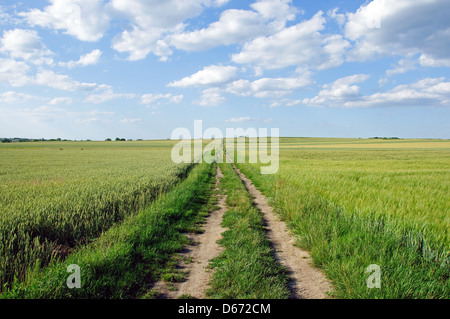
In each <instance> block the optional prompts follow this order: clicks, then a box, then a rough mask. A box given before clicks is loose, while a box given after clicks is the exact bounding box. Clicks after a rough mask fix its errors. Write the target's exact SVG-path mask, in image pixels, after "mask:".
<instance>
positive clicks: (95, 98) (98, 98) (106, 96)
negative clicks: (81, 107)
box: [84, 86, 135, 104]
mask: <svg viewBox="0 0 450 319" xmlns="http://www.w3.org/2000/svg"><path fill="white" fill-rule="evenodd" d="M103 87H104V88H106V89H105V91H104V92H102V93H100V94H91V95H89V96H88V97H87V98H86V99H85V100H84V101H85V102H87V103H94V104H100V103H104V102H107V101H110V100H113V99H119V98H124V99H128V100H130V99H133V98H134V97H135V95H134V94H126V93H115V92H114V90H113V89H112V88H111V87H109V86H103Z"/></svg>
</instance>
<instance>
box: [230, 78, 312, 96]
mask: <svg viewBox="0 0 450 319" xmlns="http://www.w3.org/2000/svg"><path fill="white" fill-rule="evenodd" d="M310 75H311V74H310V72H301V75H300V76H297V77H288V78H261V79H258V80H255V81H253V82H251V81H248V80H242V79H241V80H237V81H234V82H232V83H230V84H228V85H227V88H226V91H227V92H228V93H232V94H235V95H240V96H250V95H252V96H255V97H260V98H267V97H281V96H285V95H287V94H290V93H292V91H294V90H298V89H301V88H304V87H306V86H308V85H310V84H311V83H313V82H312V80H311V78H310Z"/></svg>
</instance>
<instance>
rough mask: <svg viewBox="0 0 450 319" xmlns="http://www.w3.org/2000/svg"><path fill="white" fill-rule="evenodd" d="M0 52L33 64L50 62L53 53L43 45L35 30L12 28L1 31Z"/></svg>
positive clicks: (51, 61)
mask: <svg viewBox="0 0 450 319" xmlns="http://www.w3.org/2000/svg"><path fill="white" fill-rule="evenodd" d="M0 53H3V54H8V55H9V56H10V57H11V58H12V59H23V60H25V61H29V62H31V63H34V64H44V63H45V64H52V63H53V59H52V58H51V56H52V55H53V53H52V52H51V51H50V50H49V49H47V48H46V47H45V45H44V44H43V43H42V41H41V38H40V37H39V36H38V34H37V32H36V31H35V30H23V29H13V30H5V31H3V37H2V38H1V39H0Z"/></svg>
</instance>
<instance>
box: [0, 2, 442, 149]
mask: <svg viewBox="0 0 450 319" xmlns="http://www.w3.org/2000/svg"><path fill="white" fill-rule="evenodd" d="M449 15H450V1H448V0H373V1H361V0H359V1H357V0H345V1H344V0H341V1H338V0H335V1H332V0H317V1H306V0H304V1H300V0H293V1H290V0H252V1H245V0H189V1H185V0H165V1H160V0H35V1H22V2H20V1H9V0H6V1H2V2H1V3H0V137H28V138H58V137H59V138H63V139H78V140H79V139H93V140H104V139H106V138H113V139H114V138H116V137H121V138H127V139H139V138H141V139H159V138H169V137H171V134H172V132H173V131H174V130H175V129H176V128H179V127H184V128H187V129H189V130H191V131H192V132H193V130H194V121H195V120H202V121H203V128H204V129H206V128H209V127H217V128H219V129H220V130H223V132H225V130H226V128H238V127H242V128H250V127H252V128H269V129H270V128H279V131H280V135H281V136H301V137H355V138H357V137H362V138H367V137H374V136H380V137H394V136H395V137H401V138H450V107H449V106H450V79H449V75H450V73H449V71H450V19H448V16H449Z"/></svg>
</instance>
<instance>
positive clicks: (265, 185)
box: [238, 164, 450, 298]
mask: <svg viewBox="0 0 450 319" xmlns="http://www.w3.org/2000/svg"><path fill="white" fill-rule="evenodd" d="M238 167H239V168H240V170H241V171H242V172H243V173H244V174H245V175H246V176H247V177H248V178H250V179H251V180H252V181H253V183H254V184H255V185H256V186H257V187H258V188H259V189H260V190H261V191H262V192H263V193H264V194H265V195H266V196H268V197H269V198H270V200H271V202H272V204H273V205H274V206H275V208H276V211H277V212H278V213H279V215H280V216H281V217H282V218H283V219H284V220H285V221H286V223H287V224H288V226H289V227H290V228H291V230H292V231H293V233H294V234H295V235H297V236H298V238H299V244H300V245H301V246H302V248H305V249H307V250H309V251H310V252H311V255H312V258H313V260H314V263H315V265H316V266H318V267H321V268H323V269H324V271H325V272H326V274H327V276H328V277H329V278H330V279H331V280H332V281H333V284H334V287H335V291H334V297H337V298H449V297H450V280H449V276H450V261H449V253H448V251H447V250H446V249H445V247H444V246H443V245H442V244H439V243H435V242H431V241H429V240H426V239H425V238H424V236H423V235H422V234H420V233H419V232H417V231H415V230H414V229H412V228H410V227H407V226H404V225H402V224H401V223H398V224H396V225H394V224H391V223H387V222H386V221H384V220H383V218H382V217H379V216H378V217H377V216H370V215H367V216H360V215H357V214H355V213H354V214H351V213H349V212H345V211H344V210H343V209H342V208H341V207H338V206H336V205H334V204H333V203H330V202H328V201H326V200H324V199H321V198H320V197H318V196H315V195H314V194H308V193H305V192H302V191H300V190H299V189H298V188H297V187H295V185H290V184H289V183H286V182H285V181H283V180H280V179H279V178H277V177H276V176H267V175H265V176H263V175H261V174H260V173H259V168H258V167H256V166H253V165H249V164H238ZM299 202H301V204H299ZM293 203H294V204H293ZM371 264H377V265H379V266H380V268H381V288H380V289H377V288H373V289H369V288H368V287H367V282H366V280H367V278H368V276H369V273H365V271H366V268H367V267H368V266H369V265H371Z"/></svg>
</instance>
